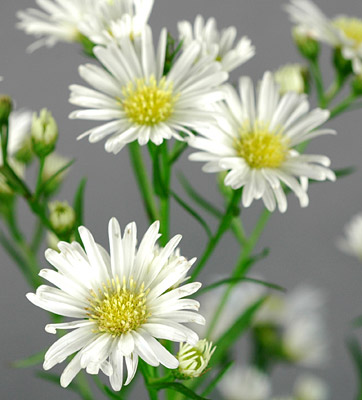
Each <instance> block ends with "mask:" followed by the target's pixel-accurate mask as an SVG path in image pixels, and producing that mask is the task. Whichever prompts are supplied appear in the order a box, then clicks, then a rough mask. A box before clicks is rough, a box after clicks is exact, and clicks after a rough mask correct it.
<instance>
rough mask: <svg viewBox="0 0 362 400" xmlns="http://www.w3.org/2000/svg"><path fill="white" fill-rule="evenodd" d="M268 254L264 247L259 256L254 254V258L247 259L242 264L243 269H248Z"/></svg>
mask: <svg viewBox="0 0 362 400" xmlns="http://www.w3.org/2000/svg"><path fill="white" fill-rule="evenodd" d="M269 253H270V249H269V248H267V247H266V248H265V249H263V250H262V251H261V252H260V253H259V254H255V255H254V256H251V257H249V258H248V259H247V260H246V261H245V263H244V268H246V269H248V268H250V267H251V266H252V265H254V264H255V263H256V262H258V261H260V260H262V259H263V258H265V257H267V256H268V255H269Z"/></svg>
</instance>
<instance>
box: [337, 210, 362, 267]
mask: <svg viewBox="0 0 362 400" xmlns="http://www.w3.org/2000/svg"><path fill="white" fill-rule="evenodd" d="M344 234H345V236H344V237H343V238H342V237H341V238H339V239H338V240H337V243H336V244H337V247H338V248H339V249H340V250H341V251H343V252H345V253H347V254H350V255H352V256H355V257H357V258H358V259H359V260H360V261H362V213H360V214H357V215H355V216H354V217H353V218H352V219H351V221H350V222H348V224H347V225H346V226H345V228H344Z"/></svg>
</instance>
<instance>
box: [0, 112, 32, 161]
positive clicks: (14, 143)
mask: <svg viewBox="0 0 362 400" xmlns="http://www.w3.org/2000/svg"><path fill="white" fill-rule="evenodd" d="M32 117H33V113H32V112H31V111H28V110H19V111H13V112H12V113H11V114H10V116H9V137H8V149H7V152H8V156H10V157H13V156H15V155H16V153H17V152H18V151H19V150H20V149H21V148H22V147H23V145H24V143H25V142H26V141H27V140H28V139H29V138H30V131H31V122H32ZM0 157H1V156H0Z"/></svg>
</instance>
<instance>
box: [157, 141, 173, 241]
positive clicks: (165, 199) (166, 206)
mask: <svg viewBox="0 0 362 400" xmlns="http://www.w3.org/2000/svg"><path fill="white" fill-rule="evenodd" d="M160 147H161V164H162V175H163V176H161V177H160V179H162V184H163V186H164V190H163V195H162V196H161V198H160V220H161V228H160V231H161V233H162V237H161V238H160V244H161V246H165V245H166V243H167V242H168V239H169V230H170V180H171V166H172V164H170V163H169V155H168V148H167V140H165V141H164V142H163V143H162V145H161V146H160Z"/></svg>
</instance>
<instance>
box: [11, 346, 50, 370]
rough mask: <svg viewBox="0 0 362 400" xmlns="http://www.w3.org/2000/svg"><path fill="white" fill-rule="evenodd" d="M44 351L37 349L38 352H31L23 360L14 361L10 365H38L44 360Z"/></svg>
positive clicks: (19, 366)
mask: <svg viewBox="0 0 362 400" xmlns="http://www.w3.org/2000/svg"><path fill="white" fill-rule="evenodd" d="M45 353H46V350H42V351H39V353H36V354H33V355H32V356H30V357H27V358H24V359H23V360H18V361H14V362H13V363H12V364H11V366H12V367H14V368H28V367H32V366H34V365H39V364H41V363H42V362H43V361H44V355H45Z"/></svg>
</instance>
